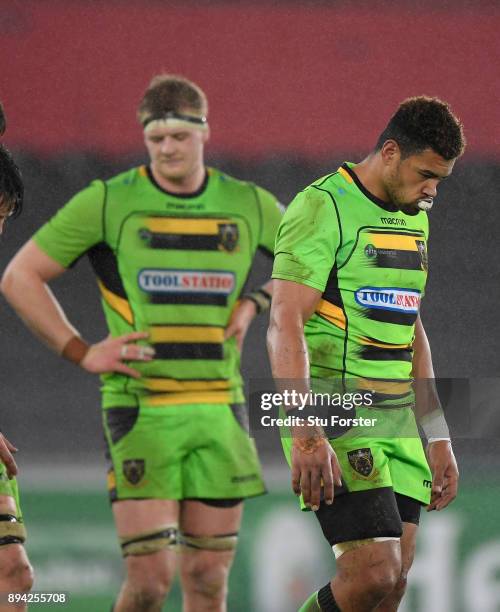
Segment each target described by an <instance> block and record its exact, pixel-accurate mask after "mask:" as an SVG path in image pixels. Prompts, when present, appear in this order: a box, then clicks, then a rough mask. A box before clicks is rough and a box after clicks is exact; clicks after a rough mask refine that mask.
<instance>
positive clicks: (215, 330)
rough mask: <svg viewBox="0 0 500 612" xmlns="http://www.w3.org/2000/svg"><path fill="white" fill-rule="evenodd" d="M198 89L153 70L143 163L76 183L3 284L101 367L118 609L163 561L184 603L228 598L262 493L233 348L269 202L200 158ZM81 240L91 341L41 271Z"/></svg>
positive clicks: (153, 599) (41, 332)
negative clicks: (245, 510)
mask: <svg viewBox="0 0 500 612" xmlns="http://www.w3.org/2000/svg"><path fill="white" fill-rule="evenodd" d="M207 110H208V108H207V99H206V96H205V94H204V92H203V91H202V90H201V89H200V88H199V87H198V86H197V85H195V84H194V83H192V82H190V81H188V80H187V79H185V78H183V77H178V76H175V75H160V76H157V77H155V78H154V79H153V81H152V82H151V84H150V86H149V87H148V89H147V90H146V92H145V94H144V97H143V99H142V101H141V103H140V105H139V109H138V119H139V121H140V124H141V125H142V128H143V131H144V142H145V145H146V148H147V151H148V153H149V157H150V163H149V165H147V166H141V167H138V168H133V169H131V170H129V171H128V172H124V173H123V174H120V175H118V176H116V177H114V178H112V179H110V180H108V181H95V182H93V183H92V184H91V185H90V186H89V187H88V188H86V189H84V190H83V191H82V192H80V193H78V194H77V195H76V196H75V197H74V198H73V199H72V200H71V201H70V202H69V203H68V204H67V205H66V206H64V207H63V208H62V209H61V210H60V211H59V212H58V214H57V215H56V216H55V217H54V218H53V219H51V220H50V221H49V222H48V223H47V224H46V225H45V226H44V227H42V228H41V229H40V230H39V231H38V232H37V233H36V234H35V236H34V237H33V239H32V240H31V241H29V242H28V243H27V244H26V245H25V246H24V247H23V249H22V250H21V251H20V252H19V253H18V254H17V255H16V257H15V258H14V259H13V261H12V262H11V263H10V265H9V267H8V269H7V270H6V272H5V275H4V278H3V282H2V287H3V291H4V293H5V296H6V297H7V299H8V300H9V302H10V303H11V304H12V305H13V307H14V308H15V309H16V310H17V312H18V313H19V315H20V316H21V317H22V318H23V320H24V321H25V322H26V323H27V324H28V326H29V327H30V328H31V329H32V330H33V332H34V333H35V334H37V335H38V336H40V337H41V338H42V339H44V340H45V341H46V342H47V343H48V344H49V346H51V347H52V348H53V349H54V350H56V351H57V352H59V353H60V354H61V355H63V356H65V357H66V358H68V359H70V360H72V361H74V362H76V363H78V364H79V365H80V366H81V367H82V368H84V369H85V370H87V371H89V372H96V373H102V374H104V375H103V377H102V382H103V400H102V407H103V424H104V430H105V435H106V439H107V443H108V450H109V458H110V469H109V474H108V483H109V492H110V496H111V501H112V502H113V513H114V518H115V523H116V529H117V532H118V536H119V539H120V542H121V548H122V551H123V555H124V557H125V564H126V579H125V582H124V584H123V587H122V590H121V592H120V594H119V596H118V599H117V601H116V603H115V608H114V609H115V610H116V611H119V612H125V611H130V612H139V611H156V610H160V609H161V606H162V602H163V601H164V599H165V597H166V595H167V593H168V590H169V588H170V585H171V583H172V579H173V576H174V572H175V566H176V561H177V559H176V554H175V552H176V551H175V550H174V548H180V555H179V565H180V576H181V582H182V588H183V596H184V610H185V611H188V612H202V611H204V610H207V611H208V610H210V611H211V612H215V611H217V610H221V611H222V610H225V599H226V591H227V578H228V573H229V569H230V566H231V563H232V560H233V556H234V552H235V546H236V542H237V536H238V530H239V527H240V521H241V516H242V500H243V499H244V498H247V497H252V496H256V495H260V494H262V493H264V484H263V481H262V477H261V470H260V466H259V462H258V458H257V455H256V450H255V446H254V444H253V441H252V440H251V439H250V438H249V436H248V433H247V413H246V408H245V405H244V396H243V391H242V379H241V375H240V372H239V364H240V348H241V344H242V342H243V338H244V336H245V332H246V330H247V328H248V326H249V324H250V322H251V320H252V319H253V318H254V316H255V315H256V314H257V313H258V312H260V311H262V310H264V309H266V308H268V307H269V305H270V290H271V285H270V283H266V285H264V287H263V288H261V289H257V290H255V291H250V292H248V293H247V292H246V290H245V291H244V285H245V281H246V279H247V276H248V274H249V270H250V267H251V265H252V261H253V259H254V255H255V252H256V250H257V249H258V248H261V249H263V250H264V251H265V252H266V253H268V254H269V255H271V254H272V252H273V248H274V240H275V235H276V231H277V228H278V225H279V222H280V220H281V212H280V208H279V206H278V203H277V201H276V198H275V197H274V196H272V195H271V194H270V193H269V192H267V191H265V190H264V189H261V188H260V187H257V186H255V185H253V184H252V183H248V182H242V181H238V180H236V179H234V178H232V177H230V176H228V175H226V174H224V173H223V172H220V171H218V170H215V169H213V168H207V167H206V166H205V163H204V145H205V143H206V142H207V140H208V137H209V127H208V123H207ZM84 253H87V254H88V256H89V258H90V261H91V264H92V266H93V269H94V271H95V273H96V275H97V282H98V284H99V288H100V291H101V294H102V302H103V308H104V312H105V315H106V320H107V324H108V327H109V331H110V334H111V335H110V336H109V337H108V338H107V339H105V340H103V341H102V342H99V343H97V344H93V345H90V346H89V345H88V344H87V343H86V342H85V341H84V340H83V339H82V338H81V336H80V334H79V333H78V332H77V331H76V330H75V328H74V327H73V326H72V325H71V324H70V323H69V322H68V321H67V319H66V318H65V316H64V314H63V313H62V311H61V308H60V306H59V305H58V304H57V302H56V301H55V299H54V296H53V295H52V294H51V293H50V290H49V289H48V286H47V283H48V282H49V281H51V280H52V279H54V278H55V277H57V276H59V275H61V274H62V273H63V272H65V271H66V270H67V269H68V268H69V267H70V266H71V264H72V263H73V262H74V261H75V260H76V259H78V258H79V257H80V256H81V255H82V254H84Z"/></svg>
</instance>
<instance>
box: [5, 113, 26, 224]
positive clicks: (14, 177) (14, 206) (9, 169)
mask: <svg viewBox="0 0 500 612" xmlns="http://www.w3.org/2000/svg"><path fill="white" fill-rule="evenodd" d="M6 123H7V122H6V119H5V113H4V110H3V106H2V104H1V103H0V136H1V135H2V134H3V133H4V132H5V127H6ZM23 197H24V185H23V179H22V176H21V171H20V170H19V168H18V167H17V164H16V162H15V161H14V160H13V159H12V155H11V154H10V151H9V150H8V149H6V148H5V147H4V146H3V145H0V214H8V215H10V216H14V217H16V216H17V215H19V213H20V212H21V209H22V206H23Z"/></svg>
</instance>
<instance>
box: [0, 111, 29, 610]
mask: <svg viewBox="0 0 500 612" xmlns="http://www.w3.org/2000/svg"><path fill="white" fill-rule="evenodd" d="M5 124H6V121H5V114H4V111H3V107H2V104H1V103H0V136H2V135H3V133H4V131H5ZM23 194H24V186H23V181H22V178H21V173H20V171H19V168H18V167H17V165H16V164H15V162H14V160H13V159H12V156H11V154H10V153H9V151H8V150H7V149H6V148H5V147H4V146H3V145H0V234H1V233H2V231H3V228H4V225H5V222H6V220H7V219H8V218H9V217H14V216H16V215H18V214H19V213H20V212H21V208H22V203H23ZM16 451H17V448H16V447H15V446H14V445H13V444H11V443H10V442H9V440H7V438H6V437H5V436H4V435H3V434H2V433H0V593H1V594H2V597H4V596H5V594H6V593H13V592H27V591H29V590H30V589H31V586H32V584H33V570H32V568H31V565H30V563H29V561H28V557H27V555H26V551H25V550H24V546H23V543H24V541H25V539H26V530H25V528H24V523H23V517H22V513H21V508H20V506H19V494H18V490H17V483H16V480H15V478H14V477H15V476H16V474H17V465H16V462H15V460H14V457H13V456H12V453H15V452H16ZM5 603H6V602H5V601H4V599H3V598H2V599H1V600H0V612H2V611H3V610H12V606H9V605H8V604H7V605H3V604H5ZM17 609H19V610H26V606H21V607H17Z"/></svg>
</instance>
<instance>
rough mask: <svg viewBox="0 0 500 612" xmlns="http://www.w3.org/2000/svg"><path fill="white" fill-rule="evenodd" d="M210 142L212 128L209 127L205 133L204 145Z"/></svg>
mask: <svg viewBox="0 0 500 612" xmlns="http://www.w3.org/2000/svg"><path fill="white" fill-rule="evenodd" d="M209 140H210V127H209V126H208V125H207V129H206V130H205V131H204V132H203V144H206V143H207V142H208V141H209Z"/></svg>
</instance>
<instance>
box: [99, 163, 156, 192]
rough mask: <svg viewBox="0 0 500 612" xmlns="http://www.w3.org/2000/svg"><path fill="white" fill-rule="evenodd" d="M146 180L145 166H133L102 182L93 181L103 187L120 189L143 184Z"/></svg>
mask: <svg viewBox="0 0 500 612" xmlns="http://www.w3.org/2000/svg"><path fill="white" fill-rule="evenodd" d="M145 179H147V172H146V166H135V167H134V168H129V169H128V170H125V172H120V173H119V174H115V175H114V176H112V177H111V178H108V179H106V180H104V181H95V182H100V183H101V184H102V185H103V186H104V187H111V188H113V187H120V186H126V187H129V186H130V185H134V184H136V183H139V182H143V181H144V180H145Z"/></svg>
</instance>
